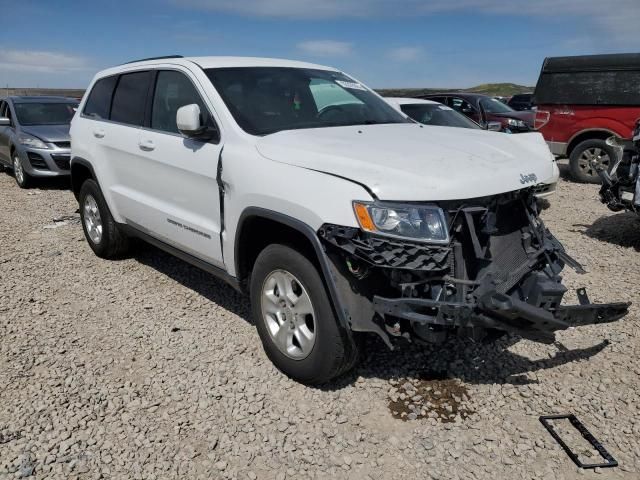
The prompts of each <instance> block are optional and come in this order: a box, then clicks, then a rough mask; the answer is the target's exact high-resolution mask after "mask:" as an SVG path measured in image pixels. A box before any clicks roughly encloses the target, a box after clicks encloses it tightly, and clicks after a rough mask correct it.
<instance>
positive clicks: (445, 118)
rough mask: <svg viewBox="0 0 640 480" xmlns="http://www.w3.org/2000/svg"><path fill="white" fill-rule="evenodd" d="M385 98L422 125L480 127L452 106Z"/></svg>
mask: <svg viewBox="0 0 640 480" xmlns="http://www.w3.org/2000/svg"><path fill="white" fill-rule="evenodd" d="M385 100H386V101H387V103H388V104H389V105H391V106H392V107H393V108H395V109H396V110H398V111H400V112H402V113H404V114H405V115H407V116H408V117H409V118H411V119H413V120H415V121H416V122H419V123H422V124H423V125H433V126H438V127H457V128H473V129H481V128H482V127H481V126H480V125H479V124H477V123H476V122H474V121H473V120H471V119H470V118H469V117H466V116H465V115H462V114H461V113H459V112H456V111H455V110H454V109H453V108H451V107H448V106H447V105H443V104H442V103H438V102H434V101H432V100H422V99H420V98H408V97H407V98H404V97H385ZM494 123H495V124H497V125H498V127H499V128H498V129H500V128H502V126H501V125H500V124H498V123H497V122H494Z"/></svg>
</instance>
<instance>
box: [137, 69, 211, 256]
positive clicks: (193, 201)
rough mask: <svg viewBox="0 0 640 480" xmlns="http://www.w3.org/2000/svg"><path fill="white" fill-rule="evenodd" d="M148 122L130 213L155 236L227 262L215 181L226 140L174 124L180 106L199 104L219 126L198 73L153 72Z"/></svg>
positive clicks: (203, 115)
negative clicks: (189, 134) (191, 134)
mask: <svg viewBox="0 0 640 480" xmlns="http://www.w3.org/2000/svg"><path fill="white" fill-rule="evenodd" d="M152 83H153V86H154V88H152V90H151V94H150V95H149V99H148V108H147V118H146V120H145V127H144V128H142V129H141V130H139V132H138V139H137V145H136V155H135V160H134V161H135V168H134V169H133V170H134V171H135V177H134V178H132V179H131V181H132V182H133V183H135V185H136V196H135V198H134V197H130V198H129V199H128V202H129V205H128V208H127V211H128V212H129V213H128V215H129V219H130V221H131V222H135V223H136V224H137V225H139V226H141V227H142V228H143V229H145V230H147V231H148V232H149V233H150V234H151V235H153V236H155V237H156V238H158V239H160V240H162V241H164V242H166V243H169V244H170V245H172V246H174V247H177V248H179V249H180V250H182V251H185V252H187V253H189V254H191V255H194V256H196V257H198V258H200V259H202V260H205V261H207V262H209V263H211V264H214V265H216V266H220V267H222V266H223V262H222V251H221V242H220V229H221V227H220V198H219V190H218V185H217V181H216V176H217V168H218V159H219V156H220V153H221V149H222V145H221V143H220V141H219V140H218V139H216V140H211V141H199V140H194V139H188V138H185V137H183V136H182V135H181V134H180V132H179V131H178V127H177V125H176V113H177V111H178V109H179V108H180V107H183V106H185V105H190V104H197V105H198V106H199V107H200V112H201V122H202V123H203V125H207V126H209V127H215V126H216V123H215V120H214V117H213V115H212V113H211V109H210V108H209V107H208V106H207V104H206V102H205V101H204V98H205V96H204V95H203V92H202V91H201V89H200V86H199V84H198V82H197V80H196V79H195V78H193V77H192V76H191V75H190V72H188V70H186V69H181V68H179V67H176V68H175V69H171V70H169V69H168V70H158V71H157V72H155V73H154V78H153V82H152Z"/></svg>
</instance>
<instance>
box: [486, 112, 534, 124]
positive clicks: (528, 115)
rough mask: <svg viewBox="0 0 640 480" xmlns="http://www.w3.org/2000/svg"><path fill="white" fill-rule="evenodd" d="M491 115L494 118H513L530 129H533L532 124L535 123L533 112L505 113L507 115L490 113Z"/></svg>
mask: <svg viewBox="0 0 640 480" xmlns="http://www.w3.org/2000/svg"><path fill="white" fill-rule="evenodd" d="M491 115H492V116H494V117H504V118H515V119H517V120H522V121H523V122H524V123H526V124H527V125H529V126H530V127H533V124H534V123H535V119H536V114H535V112H533V111H531V110H522V111H520V112H517V111H513V112H507V113H492V114H491Z"/></svg>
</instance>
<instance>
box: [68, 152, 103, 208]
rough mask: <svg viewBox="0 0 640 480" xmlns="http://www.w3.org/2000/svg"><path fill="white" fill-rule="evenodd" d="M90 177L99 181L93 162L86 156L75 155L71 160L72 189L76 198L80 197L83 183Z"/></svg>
mask: <svg viewBox="0 0 640 480" xmlns="http://www.w3.org/2000/svg"><path fill="white" fill-rule="evenodd" d="M90 178H91V179H93V180H95V181H96V182H97V181H98V179H97V177H96V173H95V171H94V170H93V167H92V166H91V164H90V163H89V162H88V161H87V160H85V159H84V158H80V157H74V158H73V159H72V161H71V191H72V192H73V195H74V196H75V197H76V200H79V198H80V188H82V184H83V183H84V182H85V180H88V179H90Z"/></svg>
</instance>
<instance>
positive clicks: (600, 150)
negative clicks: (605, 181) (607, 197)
mask: <svg viewBox="0 0 640 480" xmlns="http://www.w3.org/2000/svg"><path fill="white" fill-rule="evenodd" d="M615 158H616V152H615V150H614V149H613V148H612V147H610V146H609V145H607V143H606V142H605V141H604V140H598V139H593V140H585V141H584V142H580V143H579V144H578V145H576V147H575V148H574V149H573V151H572V152H571V156H570V157H569V170H570V171H571V177H572V178H573V179H574V180H577V181H578V182H582V183H600V181H601V180H600V175H598V168H603V169H604V170H606V171H609V170H611V168H612V167H613V162H614V159H615Z"/></svg>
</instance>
